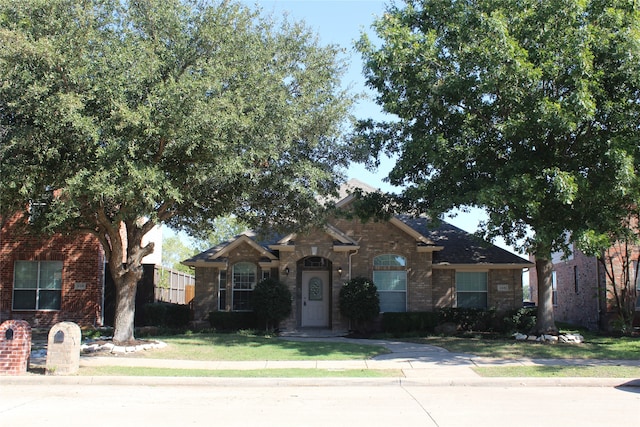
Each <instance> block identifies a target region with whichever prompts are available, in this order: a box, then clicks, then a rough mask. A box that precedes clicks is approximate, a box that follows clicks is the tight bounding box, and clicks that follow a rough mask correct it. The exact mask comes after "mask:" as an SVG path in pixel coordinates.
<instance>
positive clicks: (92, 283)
mask: <svg viewBox="0 0 640 427" xmlns="http://www.w3.org/2000/svg"><path fill="white" fill-rule="evenodd" d="M19 221H21V220H20V219H19V218H18V217H14V218H11V219H9V220H7V221H6V223H5V224H4V225H3V227H2V229H1V230H0V233H1V238H0V320H6V319H23V320H26V321H28V322H29V323H30V324H31V325H32V326H34V327H49V326H51V325H53V324H55V323H58V322H60V321H62V320H70V321H74V322H76V323H78V324H80V325H93V326H101V320H102V312H101V310H102V286H103V280H104V255H103V251H102V247H101V246H100V243H99V242H98V240H97V239H96V238H95V237H93V236H91V235H89V234H84V235H73V236H63V235H60V234H56V235H54V236H52V237H35V236H27V235H25V234H24V232H21V231H20V230H19V229H18V227H17V226H18V222H19ZM16 261H62V262H63V270H62V300H61V307H60V310H55V311H46V310H40V311H33V310H31V311H29V310H21V311H17V310H13V309H12V306H13V282H14V264H15V262H16Z"/></svg>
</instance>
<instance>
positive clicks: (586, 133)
mask: <svg viewBox="0 0 640 427" xmlns="http://www.w3.org/2000/svg"><path fill="white" fill-rule="evenodd" d="M638 8H639V6H638V5H636V2H630V1H600V0H597V1H596V0H594V1H588V0H545V1H539V0H473V1H458V0H423V1H420V0H408V1H405V2H404V4H403V5H402V6H396V5H392V6H391V7H389V8H388V10H387V13H385V14H384V16H382V17H381V18H379V19H378V20H377V21H376V22H375V24H374V29H375V31H376V33H377V35H378V36H379V37H380V39H381V42H380V43H378V42H372V41H370V40H369V39H368V38H367V37H366V36H363V37H362V38H361V40H360V41H359V43H358V48H359V50H360V52H361V53H362V54H363V57H364V60H365V73H366V77H367V82H368V85H369V86H370V87H371V88H373V89H375V90H376V91H377V92H378V97H377V101H378V102H379V104H381V105H382V106H383V107H384V109H385V110H386V111H387V112H388V113H390V114H392V115H393V116H394V117H393V119H391V120H388V121H386V122H384V121H383V122H378V123H375V122H373V121H365V122H362V123H361V124H360V126H359V137H360V145H361V147H363V149H364V152H369V151H373V153H374V154H375V155H376V156H378V155H380V154H381V153H391V154H394V155H397V156H398V160H397V162H396V164H395V167H394V168H393V170H392V171H391V173H390V175H389V179H390V181H391V183H392V184H396V185H401V186H404V187H405V190H404V191H403V195H402V199H403V200H401V201H403V202H404V203H405V204H406V205H408V206H409V207H413V208H417V209H419V210H421V211H426V212H429V213H431V214H432V215H440V214H442V213H443V212H446V211H448V210H449V209H451V208H454V207H461V206H477V207H482V208H484V209H486V210H487V212H488V220H487V221H486V222H485V223H484V224H482V231H483V232H484V234H485V237H489V238H492V237H496V236H503V237H504V238H505V239H506V241H507V242H508V243H511V244H517V245H519V247H520V248H521V249H523V250H526V251H528V252H529V253H532V254H533V255H534V256H535V260H536V269H537V273H538V280H539V295H538V303H539V311H538V313H539V315H538V324H537V325H536V329H537V330H538V332H554V331H556V326H555V320H554V315H553V303H552V286H551V273H552V263H551V254H552V252H554V251H558V250H566V249H567V242H569V241H570V240H572V239H578V238H579V237H580V236H582V235H583V234H585V233H586V232H587V230H589V229H591V230H598V231H597V232H596V234H599V233H602V232H603V230H605V229H606V228H607V227H609V226H612V227H617V224H621V223H622V222H623V218H624V216H625V215H626V208H627V207H628V206H630V203H631V202H632V201H634V198H635V197H636V196H637V192H636V189H637V187H636V184H635V183H636V181H637V176H636V172H637V163H638V158H639V156H638V142H639V135H640V132H639V124H640V13H639V11H638ZM377 159H378V157H374V161H375V160H377ZM635 201H637V198H636V199H635Z"/></svg>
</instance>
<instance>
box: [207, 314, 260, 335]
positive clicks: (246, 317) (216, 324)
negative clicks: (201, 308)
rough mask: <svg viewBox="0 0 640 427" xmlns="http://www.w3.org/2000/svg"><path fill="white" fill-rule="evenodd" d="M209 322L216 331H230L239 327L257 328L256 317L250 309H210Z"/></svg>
mask: <svg viewBox="0 0 640 427" xmlns="http://www.w3.org/2000/svg"><path fill="white" fill-rule="evenodd" d="M209 323H210V324H211V327H212V328H213V329H215V330H216V331H224V332H231V331H237V330H240V329H259V328H258V318H257V317H256V314H255V313H254V312H252V311H212V312H210V313H209Z"/></svg>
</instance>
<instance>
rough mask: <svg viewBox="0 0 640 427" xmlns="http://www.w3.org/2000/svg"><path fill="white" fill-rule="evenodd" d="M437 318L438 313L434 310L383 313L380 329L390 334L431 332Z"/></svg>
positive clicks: (436, 322)
mask: <svg viewBox="0 0 640 427" xmlns="http://www.w3.org/2000/svg"><path fill="white" fill-rule="evenodd" d="M438 318H439V314H438V312H435V311H419V312H411V313H383V314H382V330H383V332H387V333H392V334H403V333H408V332H433V330H434V328H435V327H436V326H437V325H438Z"/></svg>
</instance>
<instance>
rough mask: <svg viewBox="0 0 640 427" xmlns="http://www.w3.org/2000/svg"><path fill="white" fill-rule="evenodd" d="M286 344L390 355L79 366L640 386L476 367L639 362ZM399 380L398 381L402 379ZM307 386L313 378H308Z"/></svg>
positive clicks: (406, 346)
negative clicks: (387, 373)
mask: <svg viewBox="0 0 640 427" xmlns="http://www.w3.org/2000/svg"><path fill="white" fill-rule="evenodd" d="M282 339H286V340H296V341H318V342H327V341H330V342H351V343H356V344H371V345H379V346H384V347H386V348H387V349H388V350H389V351H390V353H388V354H383V355H380V356H376V357H374V358H372V359H367V360H343V361H334V360H321V359H318V360H302V361H281V360H256V361H193V360H166V359H149V358H135V357H126V356H118V357H112V356H109V357H100V356H83V357H81V359H80V366H87V367H89V366H93V367H96V366H133V367H155V368H172V369H205V370H261V369H295V368H300V369H329V370H351V369H355V370H363V369H374V370H397V371H399V376H398V378H399V379H401V380H402V381H403V382H404V383H407V382H413V383H420V384H424V385H462V386H473V385H500V386H504V385H508V384H511V385H513V384H517V385H543V386H568V385H577V386H617V385H621V384H625V385H627V386H638V387H640V379H635V378H627V379H620V378H486V377H481V376H480V375H478V374H477V373H476V372H475V371H474V370H473V369H472V368H474V367H489V366H536V365H539V366H544V365H548V366H559V365H560V366H562V365H566V366H589V365H609V366H639V367H640V360H579V359H571V360H560V359H493V358H485V357H478V356H475V355H472V354H464V353H451V352H449V351H447V350H445V349H443V348H440V347H436V346H432V345H426V344H415V343H407V342H402V341H393V340H363V339H351V338H343V337H335V336H326V337H318V336H315V337H310V336H285V337H282ZM398 378H396V380H398ZM306 381H307V382H308V381H309V379H306Z"/></svg>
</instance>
